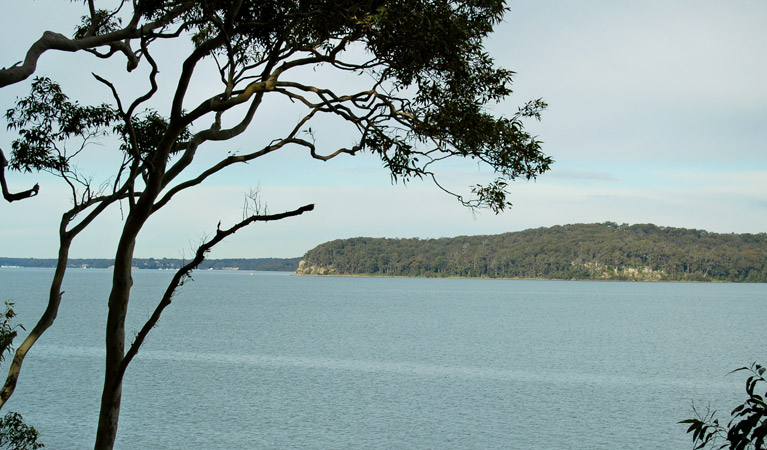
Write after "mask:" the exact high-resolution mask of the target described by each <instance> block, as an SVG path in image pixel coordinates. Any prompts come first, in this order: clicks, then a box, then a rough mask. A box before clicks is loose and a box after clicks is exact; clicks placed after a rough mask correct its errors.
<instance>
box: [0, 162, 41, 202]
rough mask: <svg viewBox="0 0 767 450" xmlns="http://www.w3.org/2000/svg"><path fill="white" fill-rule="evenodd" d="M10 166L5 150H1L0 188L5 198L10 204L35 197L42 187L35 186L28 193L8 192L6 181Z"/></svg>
mask: <svg viewBox="0 0 767 450" xmlns="http://www.w3.org/2000/svg"><path fill="white" fill-rule="evenodd" d="M7 165H8V160H7V159H5V155H4V154H3V149H1V148H0V186H2V190H3V198H4V199H6V200H8V203H10V202H15V201H17V200H23V199H25V198H29V197H34V196H35V195H37V193H38V192H39V191H40V185H39V184H35V185H34V187H32V189H28V190H26V191H21V192H16V193H12V192H11V191H9V190H8V184H7V183H6V181H5V166H7Z"/></svg>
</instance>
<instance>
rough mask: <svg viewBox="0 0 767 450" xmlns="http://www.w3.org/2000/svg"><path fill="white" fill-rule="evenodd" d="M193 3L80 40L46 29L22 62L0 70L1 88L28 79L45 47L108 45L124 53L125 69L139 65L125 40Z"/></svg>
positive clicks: (157, 25) (71, 49)
mask: <svg viewBox="0 0 767 450" xmlns="http://www.w3.org/2000/svg"><path fill="white" fill-rule="evenodd" d="M191 7H192V6H191V5H190V4H184V5H181V6H179V7H178V8H176V9H174V10H172V11H170V12H169V13H168V14H167V15H166V16H164V17H163V18H162V19H159V20H156V21H154V22H150V23H147V24H145V25H143V26H141V27H137V26H136V23H135V22H136V20H137V18H134V20H132V21H131V23H130V24H129V25H128V26H127V27H125V28H123V29H120V30H117V31H112V32H110V33H104V34H101V35H97V36H87V37H84V38H81V39H69V38H68V37H66V36H64V35H63V34H61V33H55V32H53V31H46V32H44V33H43V35H42V37H40V39H38V40H37V41H36V42H35V43H34V44H32V46H31V47H30V48H29V50H28V51H27V54H26V56H25V58H24V62H23V63H22V62H19V63H16V64H14V65H13V66H11V67H7V68H5V67H4V68H2V69H0V87H5V86H8V85H11V84H14V83H18V82H20V81H23V80H25V79H27V78H29V77H30V76H31V75H32V74H33V73H35V70H37V61H38V60H39V59H40V57H41V56H42V55H43V53H45V52H47V51H48V50H60V51H64V52H76V51H79V50H86V49H93V48H96V47H101V46H103V45H109V46H110V47H112V48H113V49H115V48H116V49H117V50H120V51H122V52H123V53H125V55H126V56H127V57H128V71H131V70H133V69H135V68H136V67H137V66H138V57H137V56H136V55H135V53H133V51H132V50H131V49H130V46H129V45H128V44H127V41H129V40H130V39H136V38H139V37H141V36H142V35H146V34H149V33H151V32H152V31H153V30H156V29H158V28H162V27H164V26H166V25H168V24H169V23H171V22H173V21H174V20H175V19H176V18H178V17H179V16H180V15H181V14H182V13H183V12H184V11H186V10H188V9H189V8H191Z"/></svg>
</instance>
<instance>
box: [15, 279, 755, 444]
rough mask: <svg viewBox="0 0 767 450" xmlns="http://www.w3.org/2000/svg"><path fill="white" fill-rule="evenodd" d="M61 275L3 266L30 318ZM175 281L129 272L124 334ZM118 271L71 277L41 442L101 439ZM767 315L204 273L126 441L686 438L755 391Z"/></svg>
mask: <svg viewBox="0 0 767 450" xmlns="http://www.w3.org/2000/svg"><path fill="white" fill-rule="evenodd" d="M51 275H52V271H51V270H46V269H0V296H2V298H3V299H5V298H11V299H13V300H15V301H16V303H17V307H16V309H17V311H18V312H19V313H20V315H19V320H20V321H22V322H23V323H24V324H25V325H27V326H28V327H31V326H32V325H33V322H34V318H35V317H36V315H37V314H39V312H40V311H42V309H43V307H44V301H45V298H46V292H47V286H48V283H49V281H50V277H51ZM170 276H171V274H170V272H160V271H136V272H135V275H134V277H135V282H136V285H135V288H134V293H133V303H132V304H131V308H130V312H129V314H130V317H131V320H130V321H129V325H128V327H127V329H128V330H129V334H130V333H135V332H136V330H138V329H139V327H140V326H141V324H142V321H143V320H145V319H146V317H148V316H149V314H150V313H151V311H152V309H153V305H154V303H155V302H156V300H157V299H158V298H159V296H160V294H161V292H162V290H163V287H164V283H165V282H167V280H168V279H169V278H170ZM109 282H110V272H109V271H107V270H71V271H70V272H69V274H68V281H67V283H66V284H65V288H64V290H65V291H66V293H65V294H64V302H63V304H62V307H61V312H60V313H59V318H58V320H57V323H56V324H55V325H54V327H53V328H52V329H50V330H49V331H48V333H46V335H45V336H44V337H43V338H42V339H41V340H40V342H39V343H38V345H37V346H35V347H34V349H33V350H32V352H31V353H30V355H29V357H28V358H27V362H26V363H25V366H24V372H23V374H22V378H21V380H20V382H19V388H18V389H17V392H16V394H15V396H14V397H13V399H12V401H11V402H10V404H9V406H8V407H7V409H9V410H17V411H19V412H21V413H22V414H23V415H24V417H25V419H26V421H27V422H28V423H30V424H32V425H34V426H35V427H36V428H38V430H39V431H40V432H41V435H42V438H41V440H42V441H43V442H44V443H45V444H46V446H47V448H51V449H78V448H88V447H92V442H93V438H94V436H95V428H96V423H97V419H98V404H99V398H100V392H101V391H100V389H101V383H102V381H103V352H104V351H103V336H104V333H103V328H104V325H103V323H104V320H105V317H106V298H107V295H108V289H109ZM765 317H767V285H764V284H702V283H701V284H692V283H617V282H563V281H518V280H457V279H447V280H445V279H405V278H396V279H394V278H318V277H295V276H289V275H287V274H281V273H258V272H256V273H249V272H202V273H197V274H196V275H195V282H194V283H190V284H187V285H186V286H184V287H183V290H182V292H181V293H180V294H179V295H178V296H177V298H176V299H175V301H174V303H173V304H172V305H171V306H170V307H169V308H168V309H167V310H166V313H165V315H164V316H163V319H162V320H161V322H160V324H159V326H158V327H156V328H155V329H154V330H153V331H152V334H151V336H150V338H149V340H148V341H147V342H146V344H145V346H144V348H143V349H142V351H141V353H140V354H139V356H138V357H137V359H136V360H135V361H134V363H133V364H132V365H131V367H130V368H129V370H128V374H127V378H126V381H125V386H124V395H123V407H122V413H121V416H120V429H119V434H118V442H117V448H120V449H177V448H197V449H235V448H245V449H247V448H410V449H420V448H423V449H426V448H439V449H445V448H455V449H465V448H477V449H485V448H520V449H527V448H531V449H536V448H540V449H622V448H633V449H656V448H657V449H679V448H690V447H691V445H690V444H691V441H690V439H689V437H688V436H687V435H686V434H685V427H684V426H682V425H679V424H677V422H678V421H679V420H681V419H684V418H688V417H690V416H691V414H692V412H691V409H690V402H691V400H694V401H695V402H696V404H699V405H702V406H705V405H706V404H707V403H708V402H710V403H711V405H712V407H715V408H716V409H719V410H721V411H723V412H724V413H725V414H726V412H728V411H729V410H730V409H731V408H732V407H734V406H735V405H736V404H737V403H738V402H740V401H742V397H743V392H744V389H743V387H744V381H745V377H744V376H741V375H738V374H734V375H727V373H728V372H729V371H730V370H732V369H734V368H737V367H739V366H743V365H746V364H748V363H750V362H752V361H755V360H756V361H761V362H767V358H765V357H766V356H767V351H766V350H765V339H764V329H765V328H764V327H765ZM6 364H7V363H6ZM5 367H6V366H5V365H4V366H3V368H5Z"/></svg>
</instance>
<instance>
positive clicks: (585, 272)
mask: <svg viewBox="0 0 767 450" xmlns="http://www.w3.org/2000/svg"><path fill="white" fill-rule="evenodd" d="M299 270H300V271H302V272H304V273H337V274H370V275H397V276H427V277H447V276H461V277H490V278H554V279H611V280H687V281H748V282H766V281H767V234H764V233H761V234H740V235H736V234H717V233H709V232H706V231H702V230H689V229H683V228H672V227H658V226H656V225H652V224H643V225H631V226H629V225H618V224H616V223H613V222H607V223H603V224H577V225H565V226H555V227H551V228H538V229H533V230H525V231H520V232H515V233H504V234H500V235H494V236H461V237H456V238H442V239H425V240H421V239H375V238H353V239H344V240H336V241H332V242H327V243H324V244H321V245H319V246H317V247H316V248H314V249H312V250H310V251H309V252H307V253H306V255H305V256H304V258H303V263H302V266H301V269H299Z"/></svg>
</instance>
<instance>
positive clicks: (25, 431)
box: [0, 301, 45, 450]
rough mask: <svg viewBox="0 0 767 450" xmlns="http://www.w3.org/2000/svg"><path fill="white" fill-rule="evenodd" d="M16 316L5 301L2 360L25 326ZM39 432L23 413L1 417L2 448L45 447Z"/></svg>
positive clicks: (0, 325) (0, 342)
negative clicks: (17, 321) (14, 321)
mask: <svg viewBox="0 0 767 450" xmlns="http://www.w3.org/2000/svg"><path fill="white" fill-rule="evenodd" d="M15 317H16V313H15V312H14V310H13V303H12V302H9V301H6V302H5V311H4V312H3V313H2V314H1V315H0V362H2V361H3V360H4V358H5V354H6V352H9V351H11V350H13V347H12V346H13V340H14V339H15V338H16V335H17V331H16V330H17V329H18V328H21V329H24V327H23V326H22V325H21V324H13V323H12V321H13V319H14V318H15ZM37 439H38V432H37V430H36V429H35V428H34V427H31V426H29V425H27V424H25V423H24V419H23V418H22V417H21V414H19V413H15V412H9V413H8V414H6V415H5V417H2V418H0V448H1V449H8V450H35V449H38V448H42V447H45V445H43V444H42V443H40V442H37Z"/></svg>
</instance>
